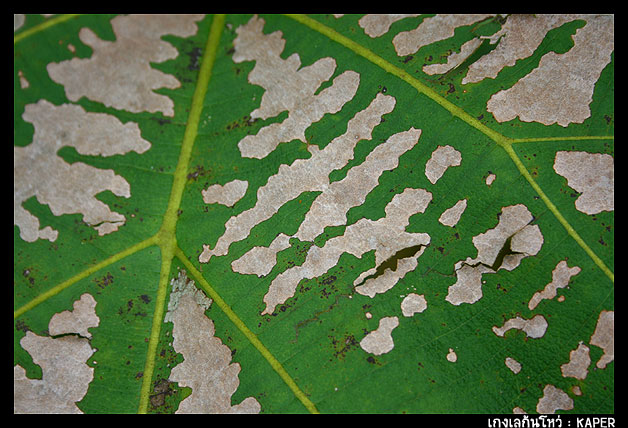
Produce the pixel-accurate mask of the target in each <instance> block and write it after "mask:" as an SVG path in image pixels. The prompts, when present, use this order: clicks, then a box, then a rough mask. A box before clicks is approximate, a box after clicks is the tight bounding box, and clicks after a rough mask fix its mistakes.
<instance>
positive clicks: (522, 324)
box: [493, 314, 547, 339]
mask: <svg viewBox="0 0 628 428" xmlns="http://www.w3.org/2000/svg"><path fill="white" fill-rule="evenodd" d="M513 328H514V329H517V330H521V331H523V332H524V333H525V334H526V335H527V336H528V337H531V338H533V339H538V338H540V337H543V335H545V331H546V330H547V320H546V319H545V317H544V316H543V315H540V314H539V315H535V316H534V317H533V318H532V319H529V320H527V319H524V318H521V317H516V318H511V319H509V320H508V321H506V322H505V323H504V325H503V326H502V327H496V326H495V327H493V333H495V334H496V335H497V336H501V337H503V336H504V334H505V333H506V332H507V331H508V330H510V329H513Z"/></svg>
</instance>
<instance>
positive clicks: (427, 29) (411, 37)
mask: <svg viewBox="0 0 628 428" xmlns="http://www.w3.org/2000/svg"><path fill="white" fill-rule="evenodd" d="M490 16H492V15H478V14H439V15H436V16H433V17H430V18H425V19H424V20H423V21H422V22H421V24H419V26H418V27H417V28H415V29H414V30H411V31H403V32H401V33H399V34H397V35H396V36H395V37H394V39H393V45H394V46H395V51H397V55H399V56H406V55H411V54H413V53H415V52H417V51H418V50H419V49H421V48H422V47H423V46H427V45H429V44H432V43H434V42H438V41H440V40H445V39H448V38H449V37H452V36H453V35H454V32H455V29H456V28H458V27H462V26H465V25H470V24H473V23H474V22H478V21H482V20H484V19H486V18H488V17H490Z"/></svg>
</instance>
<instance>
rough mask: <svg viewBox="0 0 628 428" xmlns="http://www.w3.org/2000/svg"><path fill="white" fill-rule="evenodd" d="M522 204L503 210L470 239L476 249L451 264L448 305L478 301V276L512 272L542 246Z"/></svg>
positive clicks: (480, 290) (536, 230)
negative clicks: (475, 252) (493, 223)
mask: <svg viewBox="0 0 628 428" xmlns="http://www.w3.org/2000/svg"><path fill="white" fill-rule="evenodd" d="M532 220H533V217H532V214H531V213H530V211H529V210H528V208H527V207H526V206H525V205H522V204H518V205H513V206H509V207H504V208H503V209H502V211H501V215H500V217H499V222H498V224H497V226H496V227H495V228H493V229H489V230H487V231H486V232H484V233H481V234H479V235H477V236H475V237H473V245H474V246H475V248H477V250H478V255H477V257H476V258H475V259H471V258H470V257H467V259H466V260H461V261H459V262H457V263H456V264H455V273H456V278H457V281H456V283H455V284H453V285H451V286H449V291H448V294H447V297H446V300H447V301H448V302H449V303H451V304H452V305H456V306H457V305H460V304H461V303H475V302H477V301H478V300H480V299H481V298H482V275H483V274H486V273H495V272H497V271H498V270H499V269H506V270H509V271H512V270H513V269H515V268H516V267H517V266H519V264H520V263H521V260H523V259H524V258H525V257H529V256H533V255H536V254H537V253H538V252H539V251H540V250H541V247H542V245H543V235H542V234H541V230H540V228H539V226H538V225H532V224H530V223H531V222H532Z"/></svg>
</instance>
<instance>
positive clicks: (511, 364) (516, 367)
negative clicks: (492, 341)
mask: <svg viewBox="0 0 628 428" xmlns="http://www.w3.org/2000/svg"><path fill="white" fill-rule="evenodd" d="M504 364H506V367H508V368H509V369H510V371H511V372H513V373H514V374H519V372H520V371H521V363H520V362H519V361H517V360H515V359H514V358H511V357H506V359H505V360H504Z"/></svg>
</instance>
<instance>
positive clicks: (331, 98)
mask: <svg viewBox="0 0 628 428" xmlns="http://www.w3.org/2000/svg"><path fill="white" fill-rule="evenodd" d="M263 28H264V20H263V19H262V18H258V17H257V16H254V17H252V18H251V19H250V20H249V22H248V23H247V24H245V25H242V26H240V27H238V28H237V29H236V33H237V34H238V36H237V37H236V38H235V40H234V41H233V46H234V48H235V52H234V54H233V61H234V62H236V63H239V62H243V61H255V67H254V68H253V70H252V71H251V72H250V73H249V76H248V78H249V82H250V83H252V84H254V85H258V86H261V87H263V88H264V89H265V92H264V95H263V96H262V101H261V104H260V107H259V108H257V109H255V110H253V111H252V112H251V118H253V119H256V118H261V119H267V118H270V117H275V116H277V115H278V114H280V113H281V112H283V111H288V118H287V119H285V120H284V121H283V122H281V123H273V124H270V125H268V126H265V127H263V128H262V129H261V130H260V131H259V132H258V133H257V134H256V135H247V136H246V137H244V138H243V139H242V140H241V141H240V142H239V143H238V147H239V148H240V153H241V154H242V156H243V157H250V158H258V159H262V158H264V157H266V156H267V155H268V154H269V153H271V152H272V151H273V150H275V148H276V147H277V146H278V145H279V144H280V143H284V142H289V141H292V140H294V139H297V140H300V141H302V142H303V143H306V142H307V139H306V137H305V130H306V129H307V128H308V127H309V126H310V125H311V124H312V123H314V122H317V121H319V120H320V119H321V118H322V117H323V116H324V115H325V114H327V113H337V112H338V111H340V109H341V108H342V106H344V104H345V103H347V102H348V101H349V100H351V99H352V98H353V96H354V95H355V93H356V91H357V89H358V85H359V82H360V77H359V75H358V73H356V72H354V71H350V70H349V71H345V72H344V73H342V74H341V75H339V76H338V77H336V78H335V79H334V82H333V84H332V85H331V86H330V87H328V88H325V89H323V90H322V91H320V93H318V94H315V93H316V92H317V90H318V88H319V87H320V86H321V84H322V83H323V82H325V81H327V80H329V79H330V78H331V76H332V75H333V73H334V70H335V69H336V61H335V60H334V59H333V58H331V57H327V58H322V59H320V60H318V61H316V62H315V63H314V64H312V65H310V66H307V67H301V60H300V58H299V54H296V53H295V54H292V55H290V56H289V57H288V58H287V59H285V60H284V59H282V58H281V56H280V55H281V53H282V51H283V49H284V46H285V43H286V42H285V40H284V39H282V37H281V35H282V34H281V32H280V31H275V32H274V33H271V34H264V33H263ZM278 76H281V77H280V78H278Z"/></svg>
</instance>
